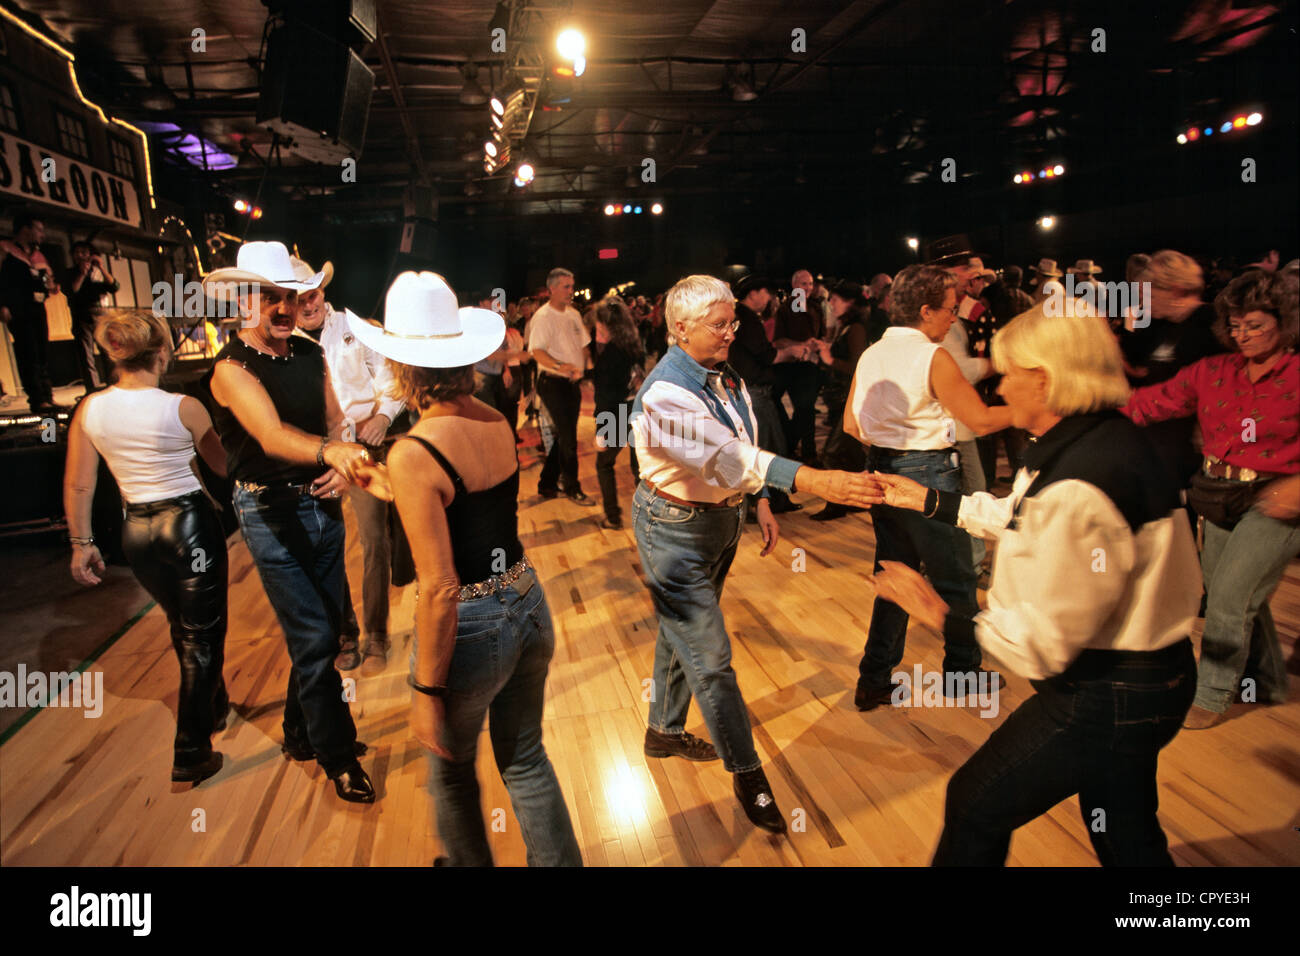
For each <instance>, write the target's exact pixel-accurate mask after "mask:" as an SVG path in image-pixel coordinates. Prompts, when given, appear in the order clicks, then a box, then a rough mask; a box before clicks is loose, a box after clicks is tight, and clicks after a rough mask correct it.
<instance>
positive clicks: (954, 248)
mask: <svg viewBox="0 0 1300 956" xmlns="http://www.w3.org/2000/svg"><path fill="white" fill-rule="evenodd" d="M971 258H983V256H982V255H981V254H980V253H978V252H976V251H975V250H974V248H972V246H971V242H970V239H969V238H967V237H966V236H965V235H964V234H962V233H958V234H957V235H955V236H944V237H943V238H942V239H936V240H934V242H928V243H926V245H925V264H926V265H927V266H940V267H942V266H957V265H961V264H962V263H963V262H965V261H966V260H967V259H971Z"/></svg>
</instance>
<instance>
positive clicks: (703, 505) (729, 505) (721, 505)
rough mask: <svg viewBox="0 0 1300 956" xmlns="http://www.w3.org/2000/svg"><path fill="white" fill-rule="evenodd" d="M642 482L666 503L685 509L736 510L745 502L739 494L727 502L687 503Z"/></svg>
mask: <svg viewBox="0 0 1300 956" xmlns="http://www.w3.org/2000/svg"><path fill="white" fill-rule="evenodd" d="M641 481H642V482H644V483H645V486H646V487H647V488H649V489H650V491H651V493H652V494H654V495H656V496H657V497H660V498H662V499H663V500H664V501H671V502H672V503H673V504H675V505H681V506H682V507H683V508H703V509H705V510H713V509H717V508H735V507H737V506H738V505H739V504H740V503H741V502H742V501H744V500H745V496H744V495H743V494H738V495H732V496H731V497H730V498H728V499H726V500H725V501H687V500H686V499H685V498H678V497H677V496H676V495H670V494H668V492H666V491H660V490H659V489H658V488H657V487H655V485H654V483H653V482H649V481H646V480H645V479H644V478H642V479H641Z"/></svg>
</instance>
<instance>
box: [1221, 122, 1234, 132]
mask: <svg viewBox="0 0 1300 956" xmlns="http://www.w3.org/2000/svg"><path fill="white" fill-rule="evenodd" d="M1231 129H1232V123H1231V122H1228V123H1224V124H1223V125H1222V126H1220V127H1219V132H1220V133H1226V132H1228V131H1229V130H1231Z"/></svg>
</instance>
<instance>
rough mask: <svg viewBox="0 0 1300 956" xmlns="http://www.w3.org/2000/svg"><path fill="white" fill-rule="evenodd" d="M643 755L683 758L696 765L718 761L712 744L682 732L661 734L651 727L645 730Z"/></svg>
mask: <svg viewBox="0 0 1300 956" xmlns="http://www.w3.org/2000/svg"><path fill="white" fill-rule="evenodd" d="M645 755H646V756H647V757H685V758H686V759H687V760H693V761H695V762H696V763H707V762H708V761H710V760H717V759H718V752H717V751H716V750H714V749H713V744H711V743H709V742H708V741H707V740H701V739H700V738H699V737H696V736H695V735H694V734H688V733H686V732H685V731H683V732H682V733H681V734H680V735H674V734H661V733H659V731H657V730H655V729H654V728H653V727H647V728H646V729H645Z"/></svg>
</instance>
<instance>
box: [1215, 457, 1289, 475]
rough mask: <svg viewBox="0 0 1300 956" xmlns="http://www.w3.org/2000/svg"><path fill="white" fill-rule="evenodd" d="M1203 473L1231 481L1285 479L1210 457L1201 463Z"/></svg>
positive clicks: (1270, 472) (1272, 473) (1271, 473)
mask: <svg viewBox="0 0 1300 956" xmlns="http://www.w3.org/2000/svg"><path fill="white" fill-rule="evenodd" d="M1201 471H1202V472H1204V473H1205V474H1207V475H1209V476H1210V477H1211V478H1227V479H1228V480H1229V481H1270V480H1272V479H1274V478H1281V477H1283V475H1282V474H1280V473H1278V472H1273V471H1255V470H1254V469H1253V468H1240V467H1238V466H1237V465H1230V464H1228V463H1227V462H1226V461H1219V459H1217V458H1212V457H1210V456H1209V455H1206V456H1205V461H1204V462H1202V463H1201Z"/></svg>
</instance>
